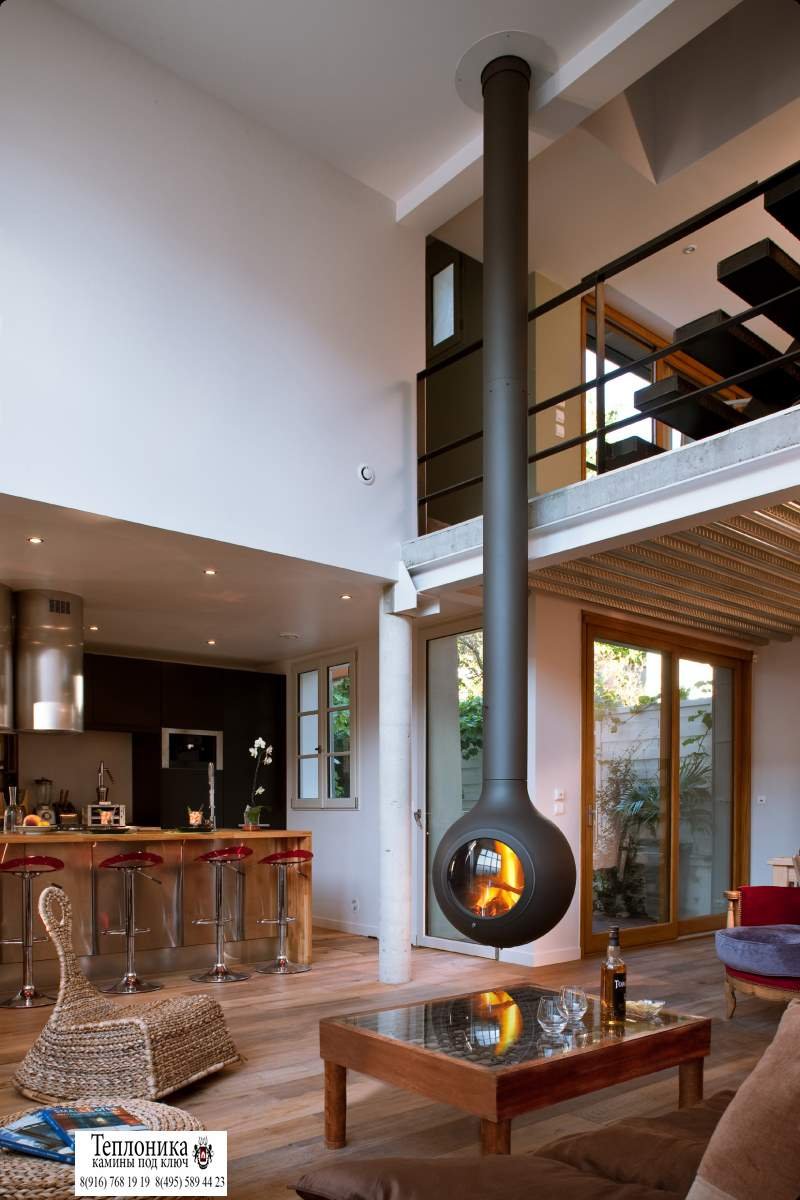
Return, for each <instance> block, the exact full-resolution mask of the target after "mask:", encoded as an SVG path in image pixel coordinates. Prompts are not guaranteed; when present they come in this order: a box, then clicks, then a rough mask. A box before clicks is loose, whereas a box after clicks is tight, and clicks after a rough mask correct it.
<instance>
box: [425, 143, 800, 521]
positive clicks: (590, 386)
mask: <svg viewBox="0 0 800 1200" xmlns="http://www.w3.org/2000/svg"><path fill="white" fill-rule="evenodd" d="M794 177H797V179H798V191H797V197H798V199H797V219H796V224H795V223H794V222H787V221H786V220H785V219H784V217H783V216H780V217H778V219H779V220H781V221H782V222H783V223H784V224H785V225H786V226H787V228H790V229H791V230H792V232H794V233H799V232H800V161H798V162H795V163H793V164H792V165H791V166H788V167H786V168H784V169H783V170H781V171H779V172H776V173H775V174H774V175H771V176H770V177H769V178H767V179H765V180H763V181H760V182H756V183H751V184H749V185H748V186H747V187H744V188H741V189H740V190H739V191H737V192H734V193H733V194H732V195H730V196H728V197H726V198H725V199H724V200H720V201H719V202H718V203H716V204H713V205H711V206H710V207H709V208H706V209H703V211H702V212H699V213H697V214H696V215H695V216H693V217H690V218H689V219H688V220H685V221H681V222H680V223H679V224H677V225H674V226H672V228H671V229H668V230H666V231H665V232H664V233H662V234H660V235H659V236H657V237H654V238H651V239H650V240H649V241H647V242H643V243H642V244H641V245H640V246H637V247H636V248H635V249H633V250H631V251H629V252H628V253H627V254H623V255H621V256H620V257H619V258H615V259H614V260H613V261H612V262H609V263H607V264H606V265H605V266H603V267H600V268H599V269H598V270H596V271H593V272H592V273H591V274H589V275H586V276H584V278H583V279H581V280H580V282H579V283H576V284H575V285H574V286H572V287H569V288H567V289H566V290H565V291H563V292H561V293H559V295H557V296H554V297H553V298H552V299H550V300H547V301H545V302H544V303H543V304H539V305H537V306H536V307H535V308H532V309H531V310H530V312H529V313H528V321H529V322H534V321H537V320H539V319H540V318H541V317H544V316H545V315H547V314H548V313H551V312H553V311H554V310H555V309H558V308H559V307H561V305H563V304H566V303H567V302H568V301H570V300H575V299H578V298H580V297H582V296H585V295H587V294H592V293H593V296H594V310H595V321H596V339H595V343H596V344H595V355H596V361H597V362H598V363H604V362H605V361H606V324H607V322H606V294H605V288H606V283H607V281H608V280H610V279H612V278H614V276H616V275H619V274H621V273H622V272H623V271H626V270H628V269H629V268H631V267H633V266H636V265H637V264H638V263H641V262H643V261H644V260H646V259H648V258H650V257H652V256H653V255H655V254H658V253H659V252H660V251H662V250H665V249H667V248H668V247H670V246H672V245H674V244H675V243H676V242H681V241H683V240H685V239H686V238H689V237H691V236H692V234H694V233H696V232H698V230H701V229H704V228H705V227H706V226H708V225H711V224H713V223H714V222H715V221H718V220H720V219H721V218H723V217H725V216H727V215H728V214H730V213H732V212H735V211H736V210H737V209H739V208H742V207H743V206H744V205H745V204H749V203H750V202H751V201H753V200H756V199H758V198H759V197H762V196H765V195H766V193H768V192H771V191H772V190H773V189H776V188H779V187H781V185H784V184H786V182H787V181H791V180H792V179H793V178H794ZM781 203H782V205H783V206H784V208H785V204H786V201H785V200H782V201H781ZM791 300H796V301H797V303H798V305H800V284H798V285H797V286H793V287H791V288H788V289H786V290H784V291H783V292H781V293H776V294H774V295H770V296H769V298H768V299H765V300H763V301H762V302H760V303H758V304H753V305H751V306H749V307H748V308H746V309H744V310H743V311H742V312H739V313H736V314H735V315H734V316H731V317H727V318H726V319H724V320H723V321H720V322H719V323H718V324H716V325H715V326H714V331H713V332H714V336H717V335H718V334H720V333H724V332H725V331H726V330H729V329H733V328H736V327H738V326H740V325H742V324H744V322H746V321H750V320H752V319H753V318H754V317H759V316H764V315H767V316H768V315H769V314H770V311H774V310H775V309H777V308H778V307H779V306H781V305H785V303H786V301H791ZM697 340H698V334H696V333H695V334H692V335H691V336H688V337H683V338H681V339H678V340H676V341H673V342H672V343H670V344H668V345H666V346H663V347H660V348H658V349H656V350H653V351H652V352H650V353H647V354H644V355H642V356H641V357H640V358H637V359H635V360H633V361H631V362H626V363H625V364H624V365H623V366H620V367H617V368H615V369H614V370H611V371H605V372H603V373H602V374H599V375H597V376H596V377H595V378H594V379H588V380H585V381H584V382H582V383H578V384H575V385H574V386H573V387H569V388H566V389H565V390H563V391H561V392H558V393H556V394H555V395H552V396H549V397H548V398H547V399H545V400H541V401H539V402H538V403H535V404H531V405H529V407H528V415H529V416H535V415H536V414H538V413H542V412H546V411H547V410H548V409H551V408H554V407H555V406H556V405H558V404H562V403H563V402H564V401H567V400H570V399H572V398H574V397H576V396H581V395H585V394H586V393H587V392H589V391H592V390H595V393H596V426H595V428H593V429H589V430H586V431H585V432H583V433H581V434H579V435H577V436H575V437H571V438H567V439H563V440H561V441H559V442H558V443H556V444H554V445H552V446H547V447H546V448H544V449H542V450H538V451H536V452H535V453H533V454H531V455H529V457H528V462H529V463H537V462H540V461H542V460H544V459H546V458H550V457H552V456H553V455H557V454H562V453H564V452H565V451H568V450H571V449H574V448H575V447H577V446H584V445H586V443H587V442H591V441H593V440H595V439H596V440H597V470H598V472H599V473H600V472H602V471H603V470H604V469H605V468H606V462H607V453H606V451H607V438H608V435H609V434H610V433H613V432H615V431H616V430H619V429H624V428H626V427H627V426H629V425H634V424H636V423H637V422H641V421H642V420H643V419H647V418H654V419H656V420H658V419H660V418H662V416H663V415H664V414H667V413H669V412H670V410H672V409H674V408H676V407H677V406H679V405H686V404H687V403H691V402H697V401H698V400H701V399H702V398H703V397H705V396H711V395H718V394H719V393H720V392H723V391H725V390H726V389H729V388H741V387H746V385H747V384H748V383H750V382H751V381H752V380H753V379H756V378H757V377H759V376H761V375H763V374H764V373H766V372H770V371H775V370H776V369H780V368H782V367H786V366H788V365H789V364H791V363H794V362H796V361H797V360H798V359H800V340H796V341H795V342H794V343H793V344H792V345H791V346H790V348H789V349H788V350H787V351H786V352H785V353H783V354H781V353H778V352H777V351H776V353H775V355H774V357H770V358H768V359H766V360H765V361H763V362H760V363H758V364H757V365H755V366H753V367H750V368H748V369H746V370H741V371H738V372H736V373H734V374H730V375H728V376H726V377H725V378H720V379H718V380H717V381H715V382H713V383H711V384H708V385H705V386H702V387H697V388H695V389H694V390H692V391H690V392H688V393H683V394H682V395H680V396H678V397H675V398H670V399H666V400H664V401H663V402H661V403H658V404H653V405H652V406H648V408H647V411H646V412H637V413H634V414H633V415H631V416H628V417H623V418H620V419H617V420H611V421H607V420H606V403H605V401H606V396H605V389H606V386H607V385H608V384H609V383H611V382H612V381H613V380H615V379H618V378H620V377H621V376H623V375H626V374H629V373H637V372H640V371H641V370H642V369H643V368H646V367H650V366H652V365H653V364H655V363H657V362H659V361H660V360H662V359H665V358H667V357H669V356H671V355H674V354H675V353H676V352H679V351H685V350H688V349H690V348H691V346H692V343H694V342H696V341H697ZM482 346H483V341H482V340H478V341H475V342H472V343H471V344H470V345H468V346H465V347H462V348H461V349H459V350H457V351H455V352H454V353H453V354H451V355H449V356H448V357H447V358H445V359H442V360H441V361H439V362H437V363H436V364H435V365H433V366H430V367H428V368H427V369H426V370H424V371H420V372H419V374H418V375H417V451H418V454H417V488H418V501H417V503H418V509H419V532H420V534H423V533H427V532H428V531H429V528H430V525H429V510H430V506H431V504H432V503H433V502H435V501H437V500H441V499H444V498H445V497H447V496H451V495H454V494H455V493H458V492H462V491H464V490H465V489H467V488H470V487H474V486H475V485H476V484H479V483H481V482H482V479H483V476H482V475H481V474H473V475H470V476H469V477H466V478H463V479H459V480H457V481H456V482H454V483H449V484H448V485H447V486H445V487H439V488H435V489H433V490H431V489H430V487H429V467H430V464H431V463H432V462H434V461H435V460H437V459H442V458H443V456H445V455H447V454H452V453H453V452H454V451H456V450H458V449H460V448H462V447H464V446H468V445H470V444H472V443H475V442H478V441H480V440H481V439H482V437H483V430H482V429H478V430H475V431H473V432H471V433H468V434H465V435H463V436H462V437H458V438H455V439H453V440H452V441H449V442H446V443H444V444H442V445H439V446H435V447H433V448H429V447H428V445H427V429H428V420H427V404H428V381H429V380H430V379H431V378H432V377H434V376H436V375H439V374H440V373H441V372H443V371H446V370H447V369H448V368H450V367H453V366H454V365H455V364H456V363H458V362H461V361H463V360H464V359H467V358H469V357H471V356H472V355H475V354H477V353H478V352H479V351H480V350H481V348H482ZM796 399H797V400H800V388H799V389H798V395H797V398H796Z"/></svg>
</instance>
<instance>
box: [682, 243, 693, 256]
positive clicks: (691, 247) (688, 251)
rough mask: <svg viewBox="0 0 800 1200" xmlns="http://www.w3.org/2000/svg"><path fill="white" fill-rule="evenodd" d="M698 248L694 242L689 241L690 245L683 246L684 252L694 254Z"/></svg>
mask: <svg viewBox="0 0 800 1200" xmlns="http://www.w3.org/2000/svg"><path fill="white" fill-rule="evenodd" d="M696 249H697V246H695V244H694V242H689V244H688V246H684V247H683V251H682V253H683V254H694V252H695V250H696Z"/></svg>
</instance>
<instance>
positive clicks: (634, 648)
mask: <svg viewBox="0 0 800 1200" xmlns="http://www.w3.org/2000/svg"><path fill="white" fill-rule="evenodd" d="M585 634H586V636H585V655H586V659H585V676H584V677H585V689H584V725H583V728H584V788H583V790H584V814H585V826H584V827H585V831H586V836H585V839H584V855H583V863H584V871H583V940H584V948H585V949H586V950H591V949H599V948H600V946H601V945H602V944H603V943H604V942H605V938H606V934H607V930H608V927H609V926H610V925H612V924H613V925H619V926H620V927H621V929H622V931H623V937H624V940H625V941H627V942H628V943H636V942H647V941H658V940H660V939H665V938H674V937H677V936H679V935H680V934H682V933H690V932H699V931H702V930H705V929H713V928H716V927H718V926H721V925H722V924H723V923H724V912H725V901H724V898H723V892H724V891H725V889H726V888H730V887H731V886H733V884H734V883H737V884H738V883H741V882H743V881H744V878H745V875H744V871H745V870H746V847H745V841H746V816H745V814H746V803H745V802H744V778H745V764H746V761H747V752H748V747H747V745H746V723H745V719H744V711H745V705H746V696H747V688H748V683H749V675H748V670H749V662H748V658H749V656H747V655H745V654H744V652H743V656H742V657H732V656H729V655H727V654H725V655H723V654H717V653H710V652H706V650H705V648H703V650H702V652H701V651H700V649H699V648H697V649H696V644H695V643H693V642H691V641H690V640H686V641H685V642H683V641H679V640H672V639H671V638H665V636H664V634H663V633H660V632H659V631H655V630H647V629H646V628H642V627H638V626H626V625H625V624H624V623H623V622H616V621H613V622H612V621H608V622H602V623H601V622H599V621H595V620H594V619H589V618H587V619H586V623H585Z"/></svg>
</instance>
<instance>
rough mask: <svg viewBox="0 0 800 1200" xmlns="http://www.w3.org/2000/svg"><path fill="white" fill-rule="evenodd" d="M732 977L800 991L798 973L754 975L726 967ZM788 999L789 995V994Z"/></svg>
mask: <svg viewBox="0 0 800 1200" xmlns="http://www.w3.org/2000/svg"><path fill="white" fill-rule="evenodd" d="M725 969H726V971H727V973H728V975H729V976H730V977H731V978H732V979H744V980H745V982H746V983H760V984H763V985H765V986H766V987H772V988H783V989H784V990H785V991H787V992H800V979H798V978H797V976H796V975H753V974H752V972H750V971H737V970H735V969H734V968H733V967H726V968H725ZM786 999H787V1000H788V999H789V997H788V996H787V997H786Z"/></svg>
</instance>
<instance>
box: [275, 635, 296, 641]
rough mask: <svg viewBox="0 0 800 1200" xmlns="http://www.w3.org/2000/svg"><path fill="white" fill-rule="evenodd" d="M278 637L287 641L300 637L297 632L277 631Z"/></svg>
mask: <svg viewBox="0 0 800 1200" xmlns="http://www.w3.org/2000/svg"><path fill="white" fill-rule="evenodd" d="M278 637H282V638H285V640H286V641H287V642H296V641H297V639H298V638H299V637H300V634H299V633H279V634H278Z"/></svg>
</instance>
